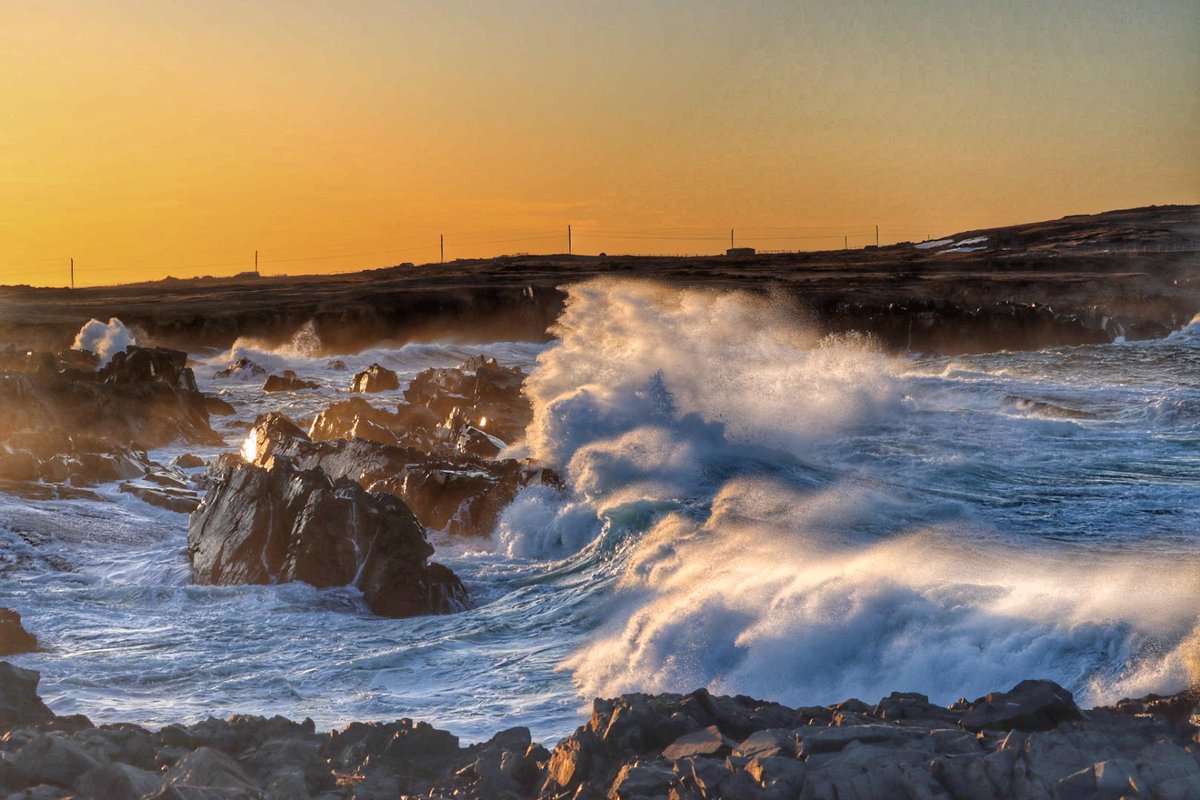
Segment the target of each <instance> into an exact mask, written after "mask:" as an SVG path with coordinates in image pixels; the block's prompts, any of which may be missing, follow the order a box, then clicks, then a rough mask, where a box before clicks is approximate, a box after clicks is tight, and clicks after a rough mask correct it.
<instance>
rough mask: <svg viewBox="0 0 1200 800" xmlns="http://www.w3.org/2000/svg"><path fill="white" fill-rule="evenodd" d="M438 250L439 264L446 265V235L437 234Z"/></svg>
mask: <svg viewBox="0 0 1200 800" xmlns="http://www.w3.org/2000/svg"><path fill="white" fill-rule="evenodd" d="M438 249H439V250H440V251H441V254H442V255H441V259H442V260H441V263H443V264H445V263H446V234H444V233H439V234H438Z"/></svg>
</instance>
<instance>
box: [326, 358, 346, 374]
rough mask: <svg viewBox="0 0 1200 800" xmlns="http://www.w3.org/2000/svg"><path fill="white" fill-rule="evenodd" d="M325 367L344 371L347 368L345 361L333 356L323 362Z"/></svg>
mask: <svg viewBox="0 0 1200 800" xmlns="http://www.w3.org/2000/svg"><path fill="white" fill-rule="evenodd" d="M325 369H331V370H335V371H337V372H344V371H345V370H346V369H348V367H347V366H346V362H345V361H342V360H341V359H340V358H333V359H330V360H329V361H326V362H325Z"/></svg>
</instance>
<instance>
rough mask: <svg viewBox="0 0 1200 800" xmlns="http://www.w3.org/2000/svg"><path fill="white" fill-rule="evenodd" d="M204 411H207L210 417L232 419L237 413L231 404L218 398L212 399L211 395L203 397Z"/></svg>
mask: <svg viewBox="0 0 1200 800" xmlns="http://www.w3.org/2000/svg"><path fill="white" fill-rule="evenodd" d="M204 409H205V410H206V411H208V414H209V416H211V417H232V416H233V415H234V414H236V413H237V409H236V408H234V406H233V403H230V402H229V401H227V400H222V399H221V398H219V397H213V396H212V395H205V397H204Z"/></svg>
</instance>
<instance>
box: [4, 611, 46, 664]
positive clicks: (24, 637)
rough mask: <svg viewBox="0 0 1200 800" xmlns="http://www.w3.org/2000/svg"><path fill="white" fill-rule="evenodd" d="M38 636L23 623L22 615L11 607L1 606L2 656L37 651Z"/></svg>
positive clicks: (38, 648)
mask: <svg viewBox="0 0 1200 800" xmlns="http://www.w3.org/2000/svg"><path fill="white" fill-rule="evenodd" d="M40 649H41V648H40V647H38V640H37V637H36V636H34V635H33V634H32V633H30V632H29V631H27V630H25V627H24V626H23V625H21V615H20V614H18V613H17V612H16V611H13V610H12V609H11V608H0V656H11V655H16V654H18V653H36V652H37V651H38V650H40Z"/></svg>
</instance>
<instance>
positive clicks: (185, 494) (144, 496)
mask: <svg viewBox="0 0 1200 800" xmlns="http://www.w3.org/2000/svg"><path fill="white" fill-rule="evenodd" d="M121 491H122V492H124V493H126V494H131V495H133V496H134V497H136V498H138V499H139V500H141V501H142V502H143V503H149V504H150V505H152V506H156V507H158V508H165V509H167V510H168V511H174V512H176V513H179V514H190V513H192V512H193V511H195V510H196V508H197V507H198V506H199V505H200V496H199V495H197V494H196V493H195V492H190V491H187V490H185V489H175V488H171V487H162V486H148V485H146V484H145V483H129V482H126V483H122V484H121Z"/></svg>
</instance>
